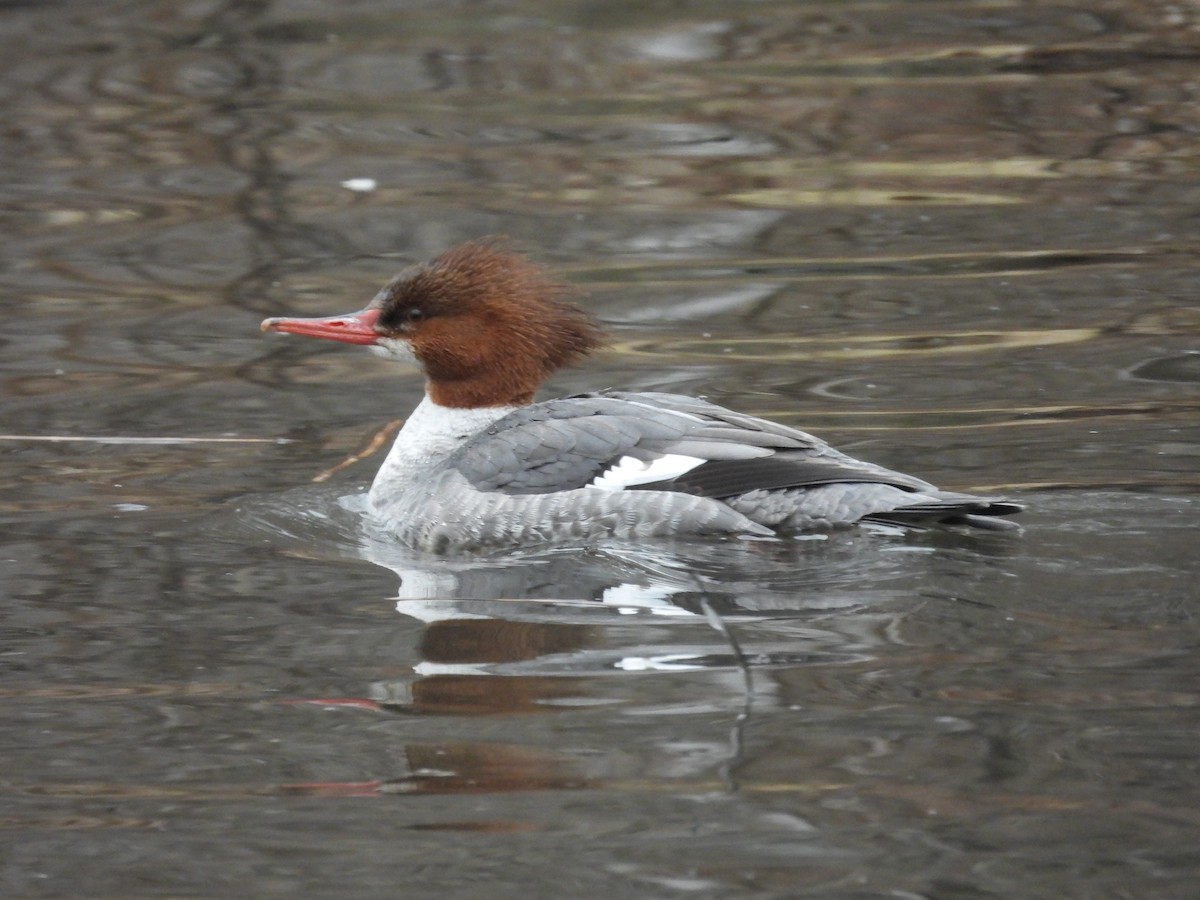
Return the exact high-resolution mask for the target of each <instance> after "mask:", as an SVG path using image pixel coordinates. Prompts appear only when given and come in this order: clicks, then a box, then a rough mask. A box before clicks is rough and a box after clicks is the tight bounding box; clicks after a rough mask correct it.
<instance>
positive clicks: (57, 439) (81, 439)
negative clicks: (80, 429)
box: [0, 434, 292, 445]
mask: <svg viewBox="0 0 1200 900" xmlns="http://www.w3.org/2000/svg"><path fill="white" fill-rule="evenodd" d="M0 441H42V442H45V443H50V444H67V443H79V444H82V443H93V444H150V445H153V444H290V443H292V441H291V440H290V439H288V438H239V437H122V436H119V435H75V434H0Z"/></svg>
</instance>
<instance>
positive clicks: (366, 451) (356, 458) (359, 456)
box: [313, 419, 404, 484]
mask: <svg viewBox="0 0 1200 900" xmlns="http://www.w3.org/2000/svg"><path fill="white" fill-rule="evenodd" d="M403 424H404V420H403V419H394V420H393V421H391V422H388V423H387V424H386V425H384V426H383V427H382V428H381V429H379V431H377V432H376V433H375V436H374V437H372V438H371V440H370V442H369V443H368V444H367V446H366V447H364V448H363V449H362V450H360V451H359V452H358V453H355V454H353V455H351V456H347V457H346V458H345V459H343V460H342V461H341V462H340V463H338V464H337V465H336V466H334V467H333V468H331V469H326V470H325V471H324V472H318V473H317V474H316V475H315V476H313V484H320V483H321V482H322V481H328V480H329V479H330V478H331V477H332V476H334V475H336V474H337V473H338V472H340V471H342V469H347V468H349V467H350V466H352V465H354V464H355V463H357V462H361V461H362V460H364V459H366V458H367V457H368V456H371V455H373V454H375V453H377V452H378V451H379V448H380V447H382V446H383V445H384V444H386V443H387V441H388V439H389V438H390V437H391V436H392V435H393V434H395V433H396V432H397V431H399V430H400V426H401V425H403Z"/></svg>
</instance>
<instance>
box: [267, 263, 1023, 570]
mask: <svg viewBox="0 0 1200 900" xmlns="http://www.w3.org/2000/svg"><path fill="white" fill-rule="evenodd" d="M570 293H571V291H570V289H569V288H568V287H567V286H566V285H564V284H563V283H561V282H558V281H555V280H554V279H553V278H551V277H549V276H548V275H547V274H546V272H545V271H544V270H543V269H542V268H541V267H540V266H537V265H535V264H534V263H532V262H530V261H529V260H528V259H526V258H525V257H523V256H521V255H519V254H517V253H514V252H512V251H511V250H509V249H508V247H507V245H506V244H505V243H504V242H503V241H502V240H497V239H484V240H479V241H472V242H469V243H465V244H462V245H460V246H457V247H454V248H453V249H451V250H448V251H446V252H445V253H443V254H442V255H441V256H438V257H437V258H436V259H434V260H432V261H430V262H428V263H424V264H422V265H417V266H413V267H411V268H408V269H405V270H404V271H403V272H401V273H400V274H399V275H397V276H396V277H395V278H393V279H392V280H391V281H389V282H388V283H387V284H386V285H385V286H384V287H383V289H382V290H380V291H379V293H378V294H376V295H375V298H374V299H373V300H372V301H371V302H370V304H369V305H368V306H367V307H366V308H365V309H363V310H361V311H359V312H356V313H351V314H349V315H342V316H331V317H327V318H317V319H297V318H271V319H267V320H266V321H264V322H263V323H262V330H263V331H278V332H286V333H289V334H299V335H306V336H308V337H317V338H328V339H330V340H334V341H342V342H344V343H348V344H360V345H364V346H366V347H368V348H370V349H371V350H372V351H373V352H374V353H376V354H378V355H379V356H383V357H387V358H391V359H396V360H404V361H408V362H415V363H416V364H417V365H419V366H420V367H421V369H422V370H423V372H424V374H425V398H424V399H423V400H422V401H421V403H420V404H419V405H418V406H417V408H416V409H415V410H414V411H413V413H412V415H411V416H409V418H408V420H407V422H406V423H405V425H404V427H403V428H402V429H401V431H400V433H399V435H398V436H397V438H396V441H395V444H394V445H393V446H392V449H391V451H390V452H389V453H388V456H387V458H386V459H385V460H384V463H383V466H382V467H381V468H380V469H379V473H378V474H377V475H376V476H375V481H374V483H373V484H372V485H371V490H370V492H369V494H368V498H369V505H370V507H371V509H372V511H373V513H374V514H375V515H376V516H377V517H378V518H379V519H380V520H381V521H382V522H383V523H384V524H385V525H386V527H387V528H388V529H389V531H390V532H392V533H393V534H394V535H395V536H396V538H397V539H398V540H399V541H401V542H402V543H404V544H405V545H407V546H410V547H412V548H414V549H419V550H431V551H434V552H438V553H444V552H447V551H453V550H470V549H474V548H483V547H497V546H519V545H529V544H536V543H545V542H557V541H578V540H589V539H593V538H599V537H605V536H610V537H615V538H626V539H628V538H642V537H660V536H679V535H712V534H722V535H741V536H760V537H767V536H774V535H775V534H776V533H777V532H785V533H788V532H806V531H824V530H828V529H831V528H833V527H837V526H849V525H854V524H856V523H861V522H869V523H881V524H890V525H899V526H918V527H919V526H924V525H930V524H954V525H958V524H961V525H972V526H976V527H980V528H991V529H1015V528H1016V527H1017V526H1016V525H1014V524H1013V523H1011V522H1008V521H1006V520H1002V519H998V518H996V517H998V516H1007V515H1010V514H1012V513H1016V512H1019V511H1020V510H1021V508H1022V507H1021V506H1020V505H1019V504H1016V503H1012V502H1009V501H1008V500H1004V499H1000V498H995V497H980V496H975V495H972V494H960V493H954V492H951V491H942V490H939V489H938V488H936V487H934V486H933V485H932V484H929V483H928V482H925V481H922V480H921V479H919V478H914V477H912V476H911V475H905V474H902V473H900V472H894V471H892V470H890V469H886V468H884V467H882V466H879V465H875V464H873V463H868V462H863V461H861V460H857V459H854V458H853V457H850V456H847V455H846V454H844V453H841V452H839V451H838V450H835V449H834V448H833V447H831V446H829V445H828V444H827V443H825V442H824V441H822V440H821V439H819V438H816V437H814V436H812V435H810V434H807V433H805V432H803V431H798V430H797V429H795V428H789V427H787V426H785V425H780V424H777V423H775V422H770V421H767V420H765V419H759V418H755V417H753V416H748V415H743V414H741V413H737V412H733V411H731V410H728V409H725V408H723V407H720V406H717V405H716V404H713V403H709V402H707V401H704V400H699V399H695V398H692V397H685V396H681V395H678V394H666V393H647V392H639V393H632V392H626V391H600V392H598V393H592V394H580V395H577V396H573V397H566V398H563V399H559V400H548V401H544V402H541V403H535V402H533V397H534V393H535V392H536V391H537V389H538V388H539V387H540V386H541V384H542V382H543V381H545V380H546V378H547V377H548V376H549V375H551V374H552V373H553V372H555V371H556V370H557V369H559V368H561V367H563V366H566V365H568V364H570V363H573V362H576V361H578V360H579V359H581V358H583V357H584V356H586V355H587V354H588V353H590V352H592V351H593V350H596V349H597V348H598V347H600V346H601V344H602V342H603V341H602V333H601V330H600V327H599V326H598V325H597V323H596V322H595V321H594V320H593V319H592V318H591V316H589V315H588V314H587V313H585V312H584V311H583V310H581V309H579V308H578V307H577V306H574V305H572V304H571V303H569V302H567V299H566V298H567V296H568V295H569V294H570Z"/></svg>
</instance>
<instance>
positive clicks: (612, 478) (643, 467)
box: [588, 453, 707, 491]
mask: <svg viewBox="0 0 1200 900" xmlns="http://www.w3.org/2000/svg"><path fill="white" fill-rule="evenodd" d="M705 462H707V460H704V459H700V458H699V457H697V456H683V455H682V454H679V453H668V454H666V455H665V456H660V457H658V458H656V459H652V460H649V461H643V460H640V459H634V458H633V457H632V456H622V457H621V458H620V459H619V460H617V464H616V465H615V466H611V467H610V468H608V469H605V470H604V471H603V472H601V473H600V474H599V475H597V476H596V477H595V479H593V481H592V483H591V484H590V485H588V486H589V487H596V488H601V489H602V490H606V491H622V490H624V489H625V488H627V487H633V486H634V485H635V484H649V483H650V482H652V481H664V480H666V479H668V478H676V477H678V476H679V475H682V474H684V473H685V472H690V471H692V469H694V468H696V466H698V465H701V464H702V463H705Z"/></svg>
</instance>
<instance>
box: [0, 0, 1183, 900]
mask: <svg viewBox="0 0 1200 900" xmlns="http://www.w3.org/2000/svg"><path fill="white" fill-rule="evenodd" d="M0 23H2V24H3V27H2V28H0V46H2V47H3V52H2V53H0V97H2V98H3V102H4V106H5V110H6V118H5V128H4V129H3V130H2V131H0V149H2V151H3V156H4V158H5V160H6V165H5V168H4V175H3V177H0V196H2V198H3V210H4V211H3V213H2V214H0V232H2V233H3V237H4V240H3V242H0V291H2V292H3V293H2V296H3V298H4V308H5V310H6V312H7V315H6V317H5V326H6V327H5V328H4V333H3V336H2V337H0V341H2V343H0V409H2V410H3V419H2V425H0V432H2V433H0V454H2V456H3V460H4V464H5V465H4V471H5V478H4V479H3V482H2V483H0V522H2V523H3V528H2V530H0V604H2V606H0V608H2V609H3V613H4V624H5V626H6V627H5V633H4V640H3V645H2V648H0V650H2V653H3V656H2V657H0V658H2V660H3V666H4V667H3V670H2V671H3V679H2V680H0V703H2V704H3V710H4V725H3V726H0V752H2V756H3V759H4V775H3V780H2V783H0V800H2V803H0V828H2V829H3V835H4V839H3V841H2V842H0V847H2V848H3V849H2V850H0V893H3V894H4V895H5V896H17V897H66V896H97V897H117V896H120V897H143V896H146V897H148V896H184V895H186V896H254V897H273V896H286V897H297V896H314V897H322V896H354V897H376V896H379V897H384V896H387V897H391V896H395V895H396V894H397V893H402V894H403V895H404V896H413V897H426V896H429V897H433V896H437V897H445V896H456V897H457V896H462V897H473V896H484V895H486V896H489V897H501V896H534V897H539V896H556V897H557V896H582V897H590V896H605V897H607V896H639V897H640V896H655V897H658V896H663V897H667V896H703V897H728V896H763V897H792V896H806V897H808V896H811V897H875V896H880V897H883V896H920V897H930V898H934V897H937V898H949V897H1063V896H1137V897H1181V898H1182V897H1190V896H1192V895H1193V894H1194V892H1195V888H1194V885H1195V883H1196V879H1197V877H1198V876H1200V854H1198V853H1197V851H1196V847H1197V846H1200V821H1198V820H1200V815H1198V814H1197V812H1196V803H1195V797H1196V794H1197V790H1198V789H1200V765H1198V763H1197V759H1198V757H1197V754H1196V752H1195V748H1196V746H1197V742H1198V740H1200V715H1198V712H1197V706H1198V705H1200V692H1198V690H1197V684H1198V678H1197V676H1198V671H1197V663H1196V653H1195V650H1196V646H1197V643H1198V639H1200V632H1198V631H1197V627H1196V604H1197V591H1196V584H1197V581H1198V578H1200V562H1198V557H1197V554H1196V552H1195V521H1196V502H1197V500H1196V491H1197V487H1198V485H1200V482H1198V479H1197V459H1198V457H1200V451H1198V449H1197V448H1198V447H1200V430H1198V427H1197V424H1196V423H1197V409H1198V407H1200V396H1198V395H1197V391H1196V387H1197V381H1198V379H1200V375H1198V368H1197V367H1198V364H1197V359H1198V358H1200V357H1197V352H1198V351H1200V312H1198V310H1197V305H1196V303H1195V299H1194V294H1195V275H1194V270H1195V250H1194V248H1193V246H1192V244H1193V235H1194V233H1195V231H1196V208H1197V199H1198V198H1200V182H1198V181H1197V179H1196V176H1195V171H1196V167H1195V157H1196V152H1195V144H1196V131H1197V128H1200V119H1198V117H1197V110H1198V109H1200V105H1198V104H1197V102H1196V100H1197V97H1196V93H1197V85H1198V84H1200V79H1198V78H1197V64H1198V59H1200V55H1198V54H1197V50H1196V47H1197V35H1200V20H1198V19H1197V17H1196V14H1195V12H1194V11H1193V10H1192V9H1191V8H1190V7H1188V6H1186V5H1185V4H1180V3H1174V2H1167V0H1162V2H1156V0H1121V2H1115V3H1111V4H1108V5H1097V4H1084V3H1077V2H1063V3H1055V4H1051V5H1045V4H1034V3H1011V4H997V3H991V2H960V3H941V2H927V3H842V4H826V3H795V2H786V3H780V2H761V3H755V4H723V3H722V4H716V3H707V2H700V0H697V2H688V3H682V4H680V3H676V4H668V5H662V4H633V3H610V4H577V3H566V2H551V3H538V4H532V3H524V2H511V3H504V4H493V5H489V6H479V5H477V4H446V3H421V2H406V3H381V2H364V3H356V4H352V5H346V4H315V3H306V2H263V3H233V2H229V3H224V2H199V3H176V2H168V0H163V2H154V0H129V2H122V3H110V4H102V5H100V6H97V5H95V4H79V3H57V4H48V5H28V4H25V5H22V4H15V5H9V6H8V7H6V8H4V9H3V10H2V11H0ZM355 179H371V180H372V182H373V184H374V187H373V189H363V188H365V187H369V186H368V185H367V183H365V182H361V181H355ZM353 188H357V189H353ZM487 233H506V234H509V235H512V236H513V237H514V238H516V239H517V240H518V241H519V242H522V243H523V244H525V245H526V246H528V247H529V248H530V249H531V250H533V251H534V252H535V255H537V256H538V257H539V258H541V259H543V260H545V261H548V262H552V263H554V264H555V265H556V266H558V267H559V268H561V269H562V270H563V271H564V272H565V273H566V275H567V277H569V278H570V279H571V280H572V281H574V282H576V283H578V284H580V285H581V286H582V287H584V288H585V289H586V290H587V292H588V294H589V296H590V300H589V301H588V302H589V303H590V304H591V306H592V307H593V308H594V309H595V311H596V312H597V314H598V315H600V316H601V317H602V318H603V319H605V320H606V321H607V322H609V323H610V324H611V325H612V327H613V332H614V334H613V337H614V340H613V346H612V349H611V350H610V351H608V352H606V353H605V354H603V355H601V356H599V357H598V358H597V359H595V360H594V361H593V362H591V363H590V364H589V365H587V366H585V367H581V368H580V369H578V370H574V371H571V372H566V373H563V374H561V375H560V376H559V377H557V378H556V379H555V382H554V384H553V389H554V391H555V392H560V393H566V392H571V391H578V390H587V389H593V388H596V387H602V386H610V385H612V386H623V387H630V388H635V389H636V388H652V389H668V390H679V391H684V392H689V393H701V394H706V395H708V396H709V397H710V398H712V399H714V400H716V401H718V402H722V403H726V404H728V405H731V406H734V407H736V408H740V409H745V410H747V411H750V412H754V413H758V414H763V415H769V416H772V417H775V418H779V419H781V420H783V421H787V422H789V423H794V424H798V425H802V426H803V427H806V428H808V429H810V430H813V431H816V432H818V433H820V434H822V435H823V436H826V437H828V438H830V439H831V440H834V441H835V442H836V443H838V444H839V445H840V446H843V447H845V448H847V449H849V450H851V451H853V452H855V453H857V454H860V455H863V456H865V457H868V458H871V459H874V460H877V461H879V462H881V463H885V464H889V465H893V466H896V467H898V468H901V469H905V470H909V471H913V472H916V473H919V474H921V475H924V476H927V477H930V478H932V479H933V480H936V481H938V482H940V483H943V484H946V485H947V486H951V487H959V488H973V487H974V488H988V489H994V490H997V491H1004V492H1009V493H1013V494H1016V495H1018V496H1019V497H1020V498H1021V499H1023V500H1024V501H1026V502H1027V503H1028V505H1029V507H1030V509H1029V512H1028V513H1027V514H1026V515H1025V516H1024V517H1023V521H1024V524H1025V532H1024V534H1023V535H1021V536H1017V537H1013V536H1006V535H985V536H982V537H980V536H970V535H963V534H951V533H924V534H895V533H890V532H887V531H872V532H854V533H849V532H848V533H844V534H835V535H832V536H828V537H825V538H822V539H818V540H806V541H796V542H785V543H771V542H749V543H746V542H738V541H731V542H715V543H714V542H678V543H667V544H657V545H649V546H645V545H643V546H626V545H618V544H606V545H597V546H587V547H556V548H539V549H536V550H529V551H525V552H522V553H518V554H498V555H493V556H489V557H486V558H478V557H473V558H457V559H439V558H434V557H428V556H422V555H419V554H411V553H407V552H405V551H404V550H402V549H401V548H398V547H396V546H395V545H394V544H392V543H391V542H389V541H388V540H386V538H385V537H383V536H380V535H373V534H370V533H368V532H364V530H363V527H362V523H361V520H360V517H359V516H358V515H357V514H356V512H355V508H354V504H355V502H356V498H357V497H358V496H359V495H358V492H359V490H360V489H361V486H362V485H364V484H365V483H367V482H368V481H369V480H370V476H371V473H372V471H373V466H374V464H375V460H376V459H377V458H378V456H377V455H371V454H365V453H364V449H365V448H367V447H368V446H369V445H370V443H371V440H372V438H373V437H374V436H375V435H376V434H377V433H379V432H380V430H381V429H384V428H385V427H386V425H387V423H388V422H389V421H390V420H392V419H394V418H396V417H399V416H402V415H404V414H405V412H406V411H407V410H408V409H409V408H411V406H412V405H413V404H415V402H416V400H417V399H418V398H419V395H420V391H421V386H420V384H419V383H418V382H417V380H416V379H415V378H414V377H413V375H412V373H404V372H398V371H397V370H395V369H394V368H393V367H391V366H389V365H387V364H386V363H383V362H381V361H379V360H375V359H374V358H370V357H367V356H366V355H364V354H358V353H355V352H353V351H352V350H349V349H346V348H334V347H318V346H313V345H311V344H309V343H306V342H300V341H283V340H265V339H263V338H262V337H260V335H259V334H258V332H257V323H258V321H259V319H260V318H261V317H262V316H263V315H266V314H279V313H283V312H296V313H319V312H335V311H343V310H345V309H350V308H354V307H356V306H357V305H361V303H362V301H363V299H365V298H366V297H369V296H370V295H371V294H372V293H374V291H375V289H376V288H377V286H378V284H379V283H380V282H381V281H382V280H383V279H385V278H386V277H388V276H389V275H390V274H392V272H393V271H394V270H395V269H396V268H397V267H398V266H400V265H401V264H403V263H406V262H408V261H411V260H413V259H418V258H423V257H425V256H428V255H430V254H432V253H435V252H437V251H439V250H441V249H443V248H444V247H445V246H447V245H448V244H450V243H453V242H455V241H457V240H460V239H464V238H468V237H475V236H478V235H482V234H487ZM356 455H357V456H360V457H364V458H358V459H354V460H352V461H351V463H350V464H347V465H344V466H343V467H342V468H340V469H338V471H336V472H333V471H332V470H334V469H335V467H338V466H339V464H341V463H343V461H344V460H347V459H348V458H353V457H356ZM318 475H322V476H327V477H326V478H325V480H324V481H322V482H321V483H319V484H313V483H312V479H313V478H314V476H318Z"/></svg>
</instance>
